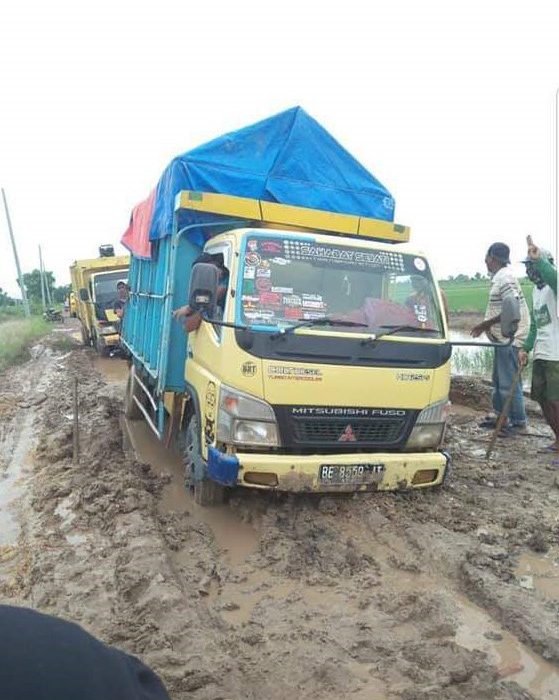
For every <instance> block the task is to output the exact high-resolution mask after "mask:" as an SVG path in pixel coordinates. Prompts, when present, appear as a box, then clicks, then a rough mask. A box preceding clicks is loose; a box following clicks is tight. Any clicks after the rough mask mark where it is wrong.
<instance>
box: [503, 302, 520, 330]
mask: <svg viewBox="0 0 559 700" xmlns="http://www.w3.org/2000/svg"><path fill="white" fill-rule="evenodd" d="M519 322H520V302H519V301H518V299H517V298H516V297H514V296H512V294H510V295H509V296H506V297H505V298H504V299H503V303H502V306H501V333H502V334H503V337H505V338H508V339H509V340H510V339H512V338H514V334H515V333H516V331H517V329H518V323H519Z"/></svg>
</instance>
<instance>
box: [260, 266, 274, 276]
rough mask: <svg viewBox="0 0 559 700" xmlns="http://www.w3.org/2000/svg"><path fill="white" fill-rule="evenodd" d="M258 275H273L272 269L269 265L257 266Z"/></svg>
mask: <svg viewBox="0 0 559 700" xmlns="http://www.w3.org/2000/svg"><path fill="white" fill-rule="evenodd" d="M256 276H257V277H271V276H272V271H271V270H270V268H269V267H257V268H256Z"/></svg>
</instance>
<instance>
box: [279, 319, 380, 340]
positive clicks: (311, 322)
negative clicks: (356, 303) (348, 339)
mask: <svg viewBox="0 0 559 700" xmlns="http://www.w3.org/2000/svg"><path fill="white" fill-rule="evenodd" d="M311 326H344V327H346V328H367V324H366V323H359V322H358V321H346V320H344V319H342V318H339V319H336V318H330V317H329V316H322V317H321V318H309V319H299V323H294V324H293V325H292V326H288V327H287V328H282V329H281V330H279V331H277V332H276V333H272V335H271V336H270V337H271V338H272V339H274V338H281V337H282V336H284V335H287V334H288V333H293V331H295V330H297V328H309V327H311Z"/></svg>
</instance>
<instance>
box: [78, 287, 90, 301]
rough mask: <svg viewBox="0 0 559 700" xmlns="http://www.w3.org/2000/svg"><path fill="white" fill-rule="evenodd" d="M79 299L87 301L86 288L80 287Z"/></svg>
mask: <svg viewBox="0 0 559 700" xmlns="http://www.w3.org/2000/svg"><path fill="white" fill-rule="evenodd" d="M80 299H81V300H82V301H89V294H88V293H87V289H86V288H85V287H82V288H81V289H80Z"/></svg>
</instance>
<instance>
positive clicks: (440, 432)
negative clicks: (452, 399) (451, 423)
mask: <svg viewBox="0 0 559 700" xmlns="http://www.w3.org/2000/svg"><path fill="white" fill-rule="evenodd" d="M447 413H448V401H447V400H446V399H445V400H444V401H438V402H437V403H434V404H431V405H430V406H427V407H426V408H424V409H423V410H422V411H421V413H420V414H419V416H418V417H417V421H416V423H415V427H414V429H413V430H412V431H411V434H410V436H409V438H408V441H407V443H406V450H408V451H409V452H411V451H412V450H426V449H429V448H430V449H437V448H438V447H440V445H441V443H442V441H443V438H444V431H445V428H446V416H447Z"/></svg>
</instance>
